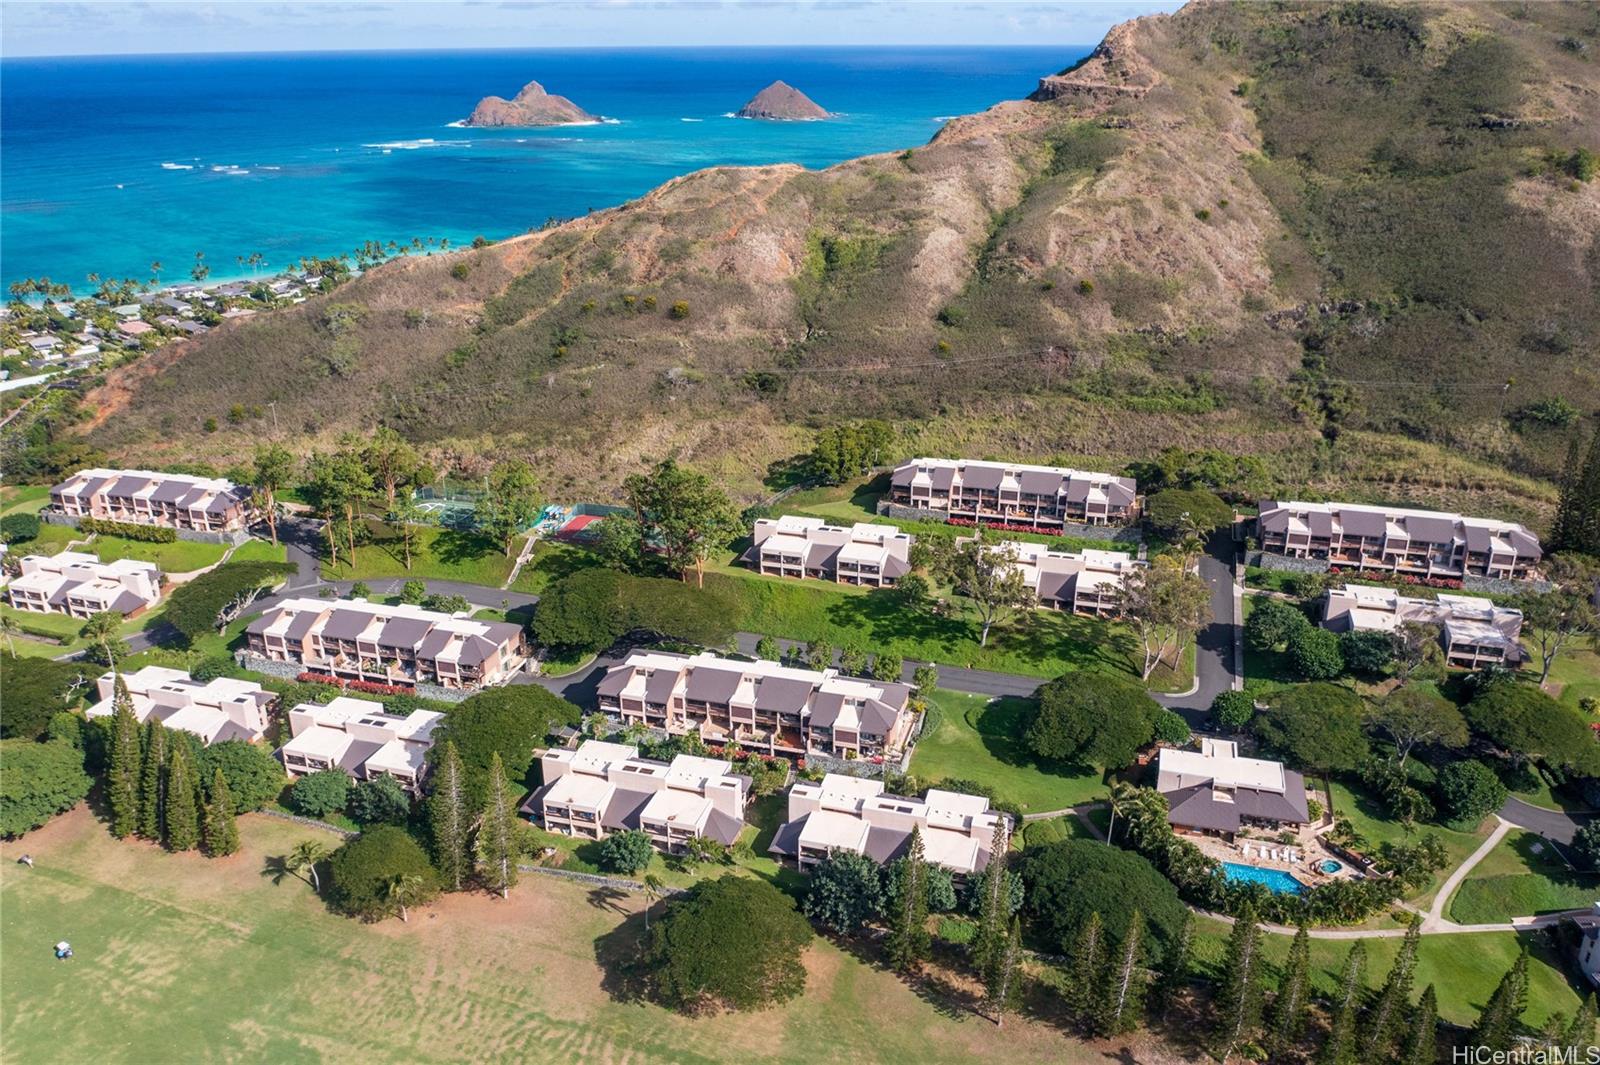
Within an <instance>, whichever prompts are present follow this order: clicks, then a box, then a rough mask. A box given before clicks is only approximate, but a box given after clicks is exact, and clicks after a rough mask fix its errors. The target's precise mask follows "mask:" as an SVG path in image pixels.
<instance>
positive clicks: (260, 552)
mask: <svg viewBox="0 0 1600 1065" xmlns="http://www.w3.org/2000/svg"><path fill="white" fill-rule="evenodd" d="M228 561H229V562H287V561H289V549H288V548H286V547H284V546H283V545H282V544H278V545H276V546H274V545H273V543H272V541H271V540H246V541H245V542H244V543H242V544H240V545H239V546H238V547H237V548H235V549H234V552H233V554H232V555H230V556H228Z"/></svg>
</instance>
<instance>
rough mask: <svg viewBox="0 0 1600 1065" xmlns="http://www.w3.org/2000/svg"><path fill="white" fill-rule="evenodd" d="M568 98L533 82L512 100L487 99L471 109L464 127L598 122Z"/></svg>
mask: <svg viewBox="0 0 1600 1065" xmlns="http://www.w3.org/2000/svg"><path fill="white" fill-rule="evenodd" d="M598 121H600V117H599V116H598V115H591V114H590V113H589V112H587V111H585V110H584V109H583V108H581V107H579V106H578V105H577V104H575V103H573V102H572V101H571V100H569V99H567V98H566V97H565V96H553V95H551V94H550V93H548V92H545V89H544V86H543V85H540V84H539V83H538V82H537V81H530V82H528V84H526V85H524V86H523V87H522V91H521V92H519V93H517V95H516V96H515V97H514V98H513V99H510V100H507V99H506V98H505V97H503V96H485V97H484V98H483V99H481V100H479V101H478V106H477V107H474V108H473V109H472V114H471V115H469V116H468V117H467V119H466V121H464V122H463V123H461V124H462V125H463V126H570V125H575V124H579V123H588V122H598Z"/></svg>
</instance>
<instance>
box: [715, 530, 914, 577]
mask: <svg viewBox="0 0 1600 1065" xmlns="http://www.w3.org/2000/svg"><path fill="white" fill-rule="evenodd" d="M750 538H751V541H752V543H751V545H750V550H749V551H747V552H746V553H745V555H744V560H745V561H746V562H747V563H749V564H750V565H751V566H752V567H754V568H755V569H756V571H757V572H760V573H766V574H770V575H772V576H775V577H812V578H815V579H817V580H824V581H834V582H836V583H838V584H859V585H865V586H867V587H870V588H888V587H892V586H893V585H894V583H895V582H896V581H898V580H899V579H900V578H901V577H904V576H905V575H906V574H907V573H910V572H911V563H910V561H909V552H910V550H911V545H912V543H913V542H914V538H913V537H912V536H911V535H909V534H908V533H903V532H901V531H900V530H899V529H897V528H896V527H894V526H893V525H880V524H876V523H873V522H864V521H862V522H856V523H855V524H854V525H852V526H850V527H849V528H845V527H844V526H842V525H829V524H827V523H826V522H824V521H823V520H822V519H820V518H800V517H794V516H785V517H781V518H760V519H758V520H757V521H756V523H755V526H754V528H753V529H752V530H751V533H750Z"/></svg>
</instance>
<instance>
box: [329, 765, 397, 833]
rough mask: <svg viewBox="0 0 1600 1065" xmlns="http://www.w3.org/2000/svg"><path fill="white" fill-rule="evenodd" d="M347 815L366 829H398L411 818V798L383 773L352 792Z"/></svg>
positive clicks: (354, 788) (345, 809) (361, 784)
mask: <svg viewBox="0 0 1600 1065" xmlns="http://www.w3.org/2000/svg"><path fill="white" fill-rule="evenodd" d="M344 812H345V813H346V814H348V815H350V816H351V817H352V818H354V819H355V820H357V821H359V822H361V823H362V824H364V825H373V824H391V825H397V824H400V823H401V822H403V821H405V819H406V818H407V817H409V816H410V815H411V796H410V795H409V794H407V792H406V789H405V788H404V787H403V786H402V785H401V784H400V782H399V781H397V780H395V778H394V777H392V776H390V775H389V774H388V773H379V774H378V775H377V776H376V777H374V778H372V779H371V780H363V781H361V782H360V783H359V784H357V785H356V786H355V787H353V788H351V789H350V799H349V801H348V802H346V803H345V807H344Z"/></svg>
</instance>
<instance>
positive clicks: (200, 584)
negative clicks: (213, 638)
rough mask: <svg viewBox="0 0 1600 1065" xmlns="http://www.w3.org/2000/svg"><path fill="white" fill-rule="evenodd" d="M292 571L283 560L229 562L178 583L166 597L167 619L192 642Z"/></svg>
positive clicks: (240, 612)
mask: <svg viewBox="0 0 1600 1065" xmlns="http://www.w3.org/2000/svg"><path fill="white" fill-rule="evenodd" d="M293 572H294V566H293V565H291V564H289V563H285V562H230V563H228V564H227V565H224V566H218V567H217V568H216V569H214V570H212V571H211V572H210V573H205V574H202V575H201V576H199V577H196V578H195V579H194V580H192V581H188V582H186V583H184V584H180V585H179V586H178V587H177V588H174V589H173V590H172V594H171V595H170V596H168V597H167V610H166V613H165V615H164V617H165V618H166V620H167V622H168V623H169V624H171V626H172V627H173V628H174V629H176V630H178V632H179V633H180V634H182V636H183V639H184V640H185V641H186V642H189V643H192V642H194V641H195V640H198V639H200V638H201V637H203V636H209V635H212V634H213V633H216V632H220V631H221V630H222V629H224V628H226V627H227V626H228V624H229V623H230V622H233V621H237V620H238V619H239V618H241V617H243V616H244V613H245V611H246V610H247V609H248V608H249V606H250V604H251V603H253V602H255V601H256V600H257V599H258V598H260V597H261V596H262V595H263V594H265V592H266V591H267V589H268V588H270V587H271V586H272V585H274V584H279V583H281V582H282V581H283V580H284V578H285V577H287V576H288V575H289V574H291V573H293Z"/></svg>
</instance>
